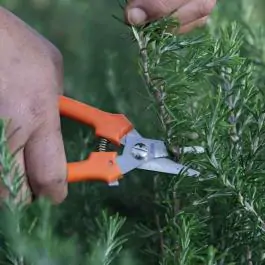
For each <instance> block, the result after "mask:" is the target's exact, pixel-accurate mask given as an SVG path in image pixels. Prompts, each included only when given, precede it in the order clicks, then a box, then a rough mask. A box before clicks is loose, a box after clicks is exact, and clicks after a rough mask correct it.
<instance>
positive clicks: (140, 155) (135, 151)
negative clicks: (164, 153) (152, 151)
mask: <svg viewBox="0 0 265 265" xmlns="http://www.w3.org/2000/svg"><path fill="white" fill-rule="evenodd" d="M132 155H133V157H134V158H135V159H138V160H142V159H145V158H146V157H147V155H148V148H147V146H146V145H145V144H143V143H138V144H136V145H135V146H134V147H133V148H132Z"/></svg>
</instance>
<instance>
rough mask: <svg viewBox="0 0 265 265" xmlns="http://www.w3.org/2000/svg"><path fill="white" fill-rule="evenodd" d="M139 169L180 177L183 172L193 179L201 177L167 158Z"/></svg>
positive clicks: (157, 159) (140, 166)
mask: <svg viewBox="0 0 265 265" xmlns="http://www.w3.org/2000/svg"><path fill="white" fill-rule="evenodd" d="M137 168H138V169H144V170H150V171H157V172H161V173H168V174H174V175H178V174H180V173H182V172H183V173H185V174H187V175H188V176H191V177H197V176H199V175H200V173H199V172H198V171H196V170H193V169H190V168H187V167H186V166H184V165H181V164H178V163H176V162H174V161H172V160H170V159H167V158H156V159H153V160H151V161H148V162H146V163H143V164H141V165H139V166H138V167H137Z"/></svg>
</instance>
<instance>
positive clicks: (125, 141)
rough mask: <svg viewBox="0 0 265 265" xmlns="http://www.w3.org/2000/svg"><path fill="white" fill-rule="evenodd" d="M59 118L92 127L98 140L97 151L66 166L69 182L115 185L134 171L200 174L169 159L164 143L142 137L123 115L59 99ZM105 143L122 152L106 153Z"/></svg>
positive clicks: (70, 100)
mask: <svg viewBox="0 0 265 265" xmlns="http://www.w3.org/2000/svg"><path fill="white" fill-rule="evenodd" d="M59 110H60V115H62V116H65V117H68V118H70V119H73V120H75V121H77V122H80V123H83V124H85V125H88V126H91V127H93V128H94V130H95V135H96V136H97V137H99V138H101V144H100V146H99V150H97V151H95V152H92V153H90V154H89V156H88V158H87V159H85V160H83V161H77V162H69V163H68V164H67V168H68V182H80V181H91V180H95V181H104V182H107V183H108V184H109V185H117V184H118V181H119V180H120V179H121V178H122V177H123V176H124V175H125V174H126V173H128V172H130V171H132V170H134V169H142V170H149V171H157V172H162V173H168V174H174V175H177V174H179V173H181V172H183V173H184V174H187V175H188V176H198V175H199V172H198V171H196V170H193V169H190V168H188V167H186V166H184V165H181V164H179V163H176V162H175V161H173V160H171V159H170V155H169V152H168V150H167V147H166V144H165V143H164V142H163V141H160V140H156V139H149V138H145V137H143V136H142V135H141V134H140V133H139V132H138V131H137V130H136V129H135V128H134V126H133V124H132V123H131V122H130V121H129V120H128V119H127V118H126V117H125V116H124V115H123V114H113V113H108V112H105V111H102V110H100V109H97V108H95V107H93V106H90V105H87V104H85V103H82V102H79V101H77V100H74V99H71V98H68V97H65V96H60V98H59ZM107 143H112V144H114V145H116V146H118V147H120V146H123V151H122V153H121V154H120V155H119V154H118V152H115V151H111V152H108V150H107Z"/></svg>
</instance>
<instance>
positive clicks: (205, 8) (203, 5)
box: [199, 0, 216, 17]
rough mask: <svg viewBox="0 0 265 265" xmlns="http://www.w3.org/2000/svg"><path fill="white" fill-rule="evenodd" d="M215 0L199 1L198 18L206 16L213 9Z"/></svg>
mask: <svg viewBox="0 0 265 265" xmlns="http://www.w3.org/2000/svg"><path fill="white" fill-rule="evenodd" d="M215 4H216V0H200V8H199V13H200V17H205V16H208V15H209V14H210V13H211V12H212V10H213V8H214V7H215Z"/></svg>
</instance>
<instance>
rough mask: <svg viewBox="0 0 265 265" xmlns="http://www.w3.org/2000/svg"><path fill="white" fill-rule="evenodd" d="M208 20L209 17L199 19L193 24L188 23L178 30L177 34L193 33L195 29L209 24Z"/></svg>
mask: <svg viewBox="0 0 265 265" xmlns="http://www.w3.org/2000/svg"><path fill="white" fill-rule="evenodd" d="M207 20H208V16H206V17H203V18H200V19H197V20H195V21H193V22H191V23H188V24H186V25H184V26H181V27H180V28H178V30H177V33H178V34H185V33H188V32H191V31H192V30H194V29H195V28H200V27H203V26H204V25H205V24H206V23H207Z"/></svg>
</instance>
